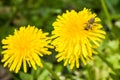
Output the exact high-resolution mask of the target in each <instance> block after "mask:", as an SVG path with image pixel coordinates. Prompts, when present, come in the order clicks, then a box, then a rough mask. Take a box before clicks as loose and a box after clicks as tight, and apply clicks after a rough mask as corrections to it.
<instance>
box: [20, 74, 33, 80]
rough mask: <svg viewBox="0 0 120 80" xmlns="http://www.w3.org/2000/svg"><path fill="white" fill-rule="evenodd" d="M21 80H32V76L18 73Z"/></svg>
mask: <svg viewBox="0 0 120 80" xmlns="http://www.w3.org/2000/svg"><path fill="white" fill-rule="evenodd" d="M19 75H20V78H21V80H34V79H33V76H32V75H30V74H27V73H24V72H20V73H19Z"/></svg>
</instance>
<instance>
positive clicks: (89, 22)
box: [85, 18, 95, 30]
mask: <svg viewBox="0 0 120 80" xmlns="http://www.w3.org/2000/svg"><path fill="white" fill-rule="evenodd" d="M94 22H95V18H91V19H90V20H89V21H88V23H87V25H86V26H85V30H89V29H91V30H92V24H93V23H94Z"/></svg>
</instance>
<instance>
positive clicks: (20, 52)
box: [2, 25, 52, 73]
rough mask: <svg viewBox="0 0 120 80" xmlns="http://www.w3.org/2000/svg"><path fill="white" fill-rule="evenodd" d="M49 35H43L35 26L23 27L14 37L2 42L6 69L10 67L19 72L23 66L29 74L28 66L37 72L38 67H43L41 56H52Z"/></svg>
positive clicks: (10, 36) (11, 36)
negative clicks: (49, 49)
mask: <svg viewBox="0 0 120 80" xmlns="http://www.w3.org/2000/svg"><path fill="white" fill-rule="evenodd" d="M46 35H48V33H43V32H42V30H41V29H37V28H35V26H30V25H28V26H27V27H25V26H22V27H20V29H19V30H15V32H14V35H9V36H8V37H6V39H3V40H2V44H3V47H2V48H3V49H4V50H3V51H2V54H3V59H2V62H4V67H6V66H8V68H9V70H10V71H15V72H16V73H18V71H19V70H20V68H21V65H23V70H24V72H27V64H28V66H29V67H31V66H32V67H33V68H34V69H35V70H36V65H38V66H40V67H42V63H41V59H40V56H43V55H46V54H48V55H49V54H51V52H49V51H48V47H49V48H50V47H52V46H49V45H48V43H49V42H50V40H49V37H46Z"/></svg>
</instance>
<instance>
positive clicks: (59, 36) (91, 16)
mask: <svg viewBox="0 0 120 80" xmlns="http://www.w3.org/2000/svg"><path fill="white" fill-rule="evenodd" d="M53 26H54V30H53V32H52V34H53V36H52V39H53V41H52V44H53V45H54V46H55V47H56V49H55V50H56V51H57V52H58V54H57V55H56V58H57V61H58V62H60V61H62V60H63V61H64V66H66V65H67V64H70V69H73V67H74V66H76V68H79V66H80V63H79V62H80V61H82V62H83V64H86V62H87V61H88V60H92V56H93V54H95V53H97V52H96V51H95V49H96V48H97V47H98V46H99V43H100V42H101V41H102V39H104V38H105V31H103V30H102V29H101V28H102V25H101V24H100V18H98V17H97V16H96V14H95V13H92V12H91V11H90V9H86V8H84V9H83V10H82V11H79V12H78V13H77V12H76V11H75V10H71V11H68V10H67V11H66V13H63V15H62V16H60V15H59V16H58V17H57V19H56V21H55V22H54V23H53Z"/></svg>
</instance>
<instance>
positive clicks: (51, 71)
mask: <svg viewBox="0 0 120 80" xmlns="http://www.w3.org/2000/svg"><path fill="white" fill-rule="evenodd" d="M41 61H42V63H43V66H44V67H45V68H46V69H47V70H48V71H49V72H50V73H51V74H52V75H53V76H54V78H55V80H60V79H59V77H58V75H57V74H56V73H55V72H54V71H53V70H52V69H51V68H50V67H49V66H48V65H47V64H45V62H44V61H43V60H41Z"/></svg>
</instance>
